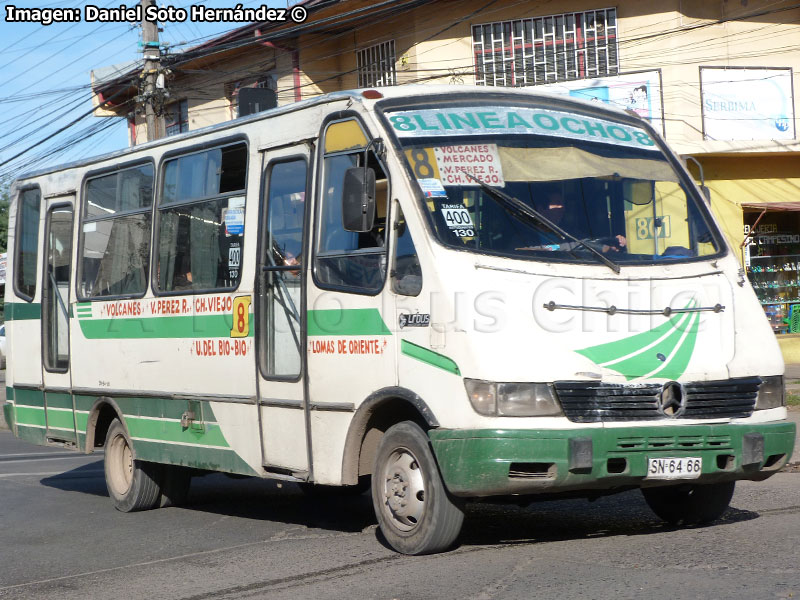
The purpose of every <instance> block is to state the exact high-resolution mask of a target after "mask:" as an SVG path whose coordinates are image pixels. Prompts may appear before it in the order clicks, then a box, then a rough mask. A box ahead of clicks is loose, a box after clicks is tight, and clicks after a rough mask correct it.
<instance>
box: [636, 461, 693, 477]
mask: <svg viewBox="0 0 800 600" xmlns="http://www.w3.org/2000/svg"><path fill="white" fill-rule="evenodd" d="M702 470H703V459H702V458H648V459H647V477H646V478H645V479H696V478H697V477H700V473H701V472H702Z"/></svg>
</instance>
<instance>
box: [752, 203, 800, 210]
mask: <svg viewBox="0 0 800 600" xmlns="http://www.w3.org/2000/svg"><path fill="white" fill-rule="evenodd" d="M742 209H743V210H757V211H759V212H761V211H762V210H766V211H767V212H794V211H798V212H800V202H742Z"/></svg>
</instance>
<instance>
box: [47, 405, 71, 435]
mask: <svg viewBox="0 0 800 600" xmlns="http://www.w3.org/2000/svg"><path fill="white" fill-rule="evenodd" d="M47 427H48V428H49V427H57V428H58V429H69V430H70V431H75V418H74V417H73V415H72V411H69V412H67V411H65V410H50V409H48V410H47Z"/></svg>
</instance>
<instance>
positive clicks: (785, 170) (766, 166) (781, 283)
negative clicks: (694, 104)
mask: <svg viewBox="0 0 800 600" xmlns="http://www.w3.org/2000/svg"><path fill="white" fill-rule="evenodd" d="M693 158H694V159H696V160H698V161H699V162H700V164H701V165H702V167H703V172H704V173H703V174H704V178H705V185H706V186H707V187H708V188H709V190H710V192H711V209H712V212H713V213H714V216H715V217H716V218H717V221H718V222H719V224H720V226H721V227H722V230H723V232H724V233H725V235H726V237H727V238H728V241H729V242H730V244H731V246H732V247H733V248H734V249H735V252H736V256H737V259H739V261H740V262H741V263H742V265H743V266H744V268H745V270H746V273H747V277H748V280H749V281H750V283H751V284H752V286H753V290H754V291H755V293H756V296H758V299H759V302H761V304H762V306H763V307H764V312H765V314H766V315H767V318H768V319H769V321H770V324H771V325H772V329H773V331H774V332H775V334H776V335H777V336H778V342H779V344H780V345H781V349H782V350H783V355H784V359H785V360H786V361H787V362H800V153H798V152H773V153H763V154H756V153H746V152H732V153H727V154H722V153H719V154H705V155H703V154H695V155H693ZM688 166H689V168H690V170H691V171H693V173H694V174H695V175H696V176H697V178H698V182H699V179H700V178H699V171H698V170H697V169H696V167H695V166H694V164H692V162H691V161H690V163H689V165H688ZM745 239H746V240H747V242H746V243H745V244H744V245H742V243H743V242H744V241H745Z"/></svg>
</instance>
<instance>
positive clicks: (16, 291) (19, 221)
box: [13, 183, 44, 303]
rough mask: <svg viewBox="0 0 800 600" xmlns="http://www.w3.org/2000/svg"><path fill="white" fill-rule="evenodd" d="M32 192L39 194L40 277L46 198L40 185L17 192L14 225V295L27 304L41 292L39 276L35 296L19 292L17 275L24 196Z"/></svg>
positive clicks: (37, 257) (37, 250)
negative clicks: (43, 203) (43, 205)
mask: <svg viewBox="0 0 800 600" xmlns="http://www.w3.org/2000/svg"><path fill="white" fill-rule="evenodd" d="M30 190H37V191H38V192H39V219H38V222H39V225H38V230H37V231H38V233H37V238H36V270H37V275H38V270H39V263H40V262H41V261H40V260H39V258H40V257H41V253H42V252H41V250H42V242H43V240H42V239H41V237H42V235H41V233H42V231H41V229H42V202H43V201H44V197H43V195H42V187H41V186H40V185H39V184H38V183H31V184H28V185H25V186H23V187H21V188H19V189H18V190H17V199H16V202H17V211H16V214H15V219H16V222H15V223H14V283H13V285H14V294H15V295H16V296H17V297H18V298H21V299H22V300H24V301H25V302H29V303H30V302H33V300H34V298H36V292H38V291H39V287H38V283H39V277H38V276H37V277H34V281H35V282H36V284H37V287H36V289H34V290H33V296H28V294H25V293H23V292H21V291H20V290H19V288H18V287H17V273H19V259H20V256H21V254H20V250H19V248H20V244H19V240H20V230H21V228H22V219H21V218H20V215H21V212H22V195H23V194H24V193H25V192H28V191H30Z"/></svg>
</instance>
